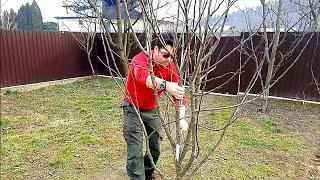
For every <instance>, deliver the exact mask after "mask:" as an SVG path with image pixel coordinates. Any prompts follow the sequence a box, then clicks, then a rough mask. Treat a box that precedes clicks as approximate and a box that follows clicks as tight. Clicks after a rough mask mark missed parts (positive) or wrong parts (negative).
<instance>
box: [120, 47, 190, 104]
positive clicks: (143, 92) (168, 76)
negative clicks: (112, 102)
mask: <svg viewBox="0 0 320 180" xmlns="http://www.w3.org/2000/svg"><path fill="white" fill-rule="evenodd" d="M152 53H153V52H152ZM152 64H153V72H154V74H155V76H157V77H159V78H161V79H164V80H166V81H170V82H179V76H178V74H177V71H176V68H175V65H174V64H173V62H170V63H169V64H168V65H167V66H166V67H164V66H160V65H157V64H155V63H154V62H152ZM148 75H149V68H148V57H147V55H145V54H144V53H143V52H140V53H139V54H137V55H136V56H134V57H133V59H132V62H131V64H130V68H129V72H128V77H127V82H126V95H125V100H126V101H127V102H128V103H130V104H134V105H136V106H137V107H139V109H141V110H151V109H154V108H155V107H156V106H157V104H156V100H155V96H154V92H153V89H152V88H148V87H147V85H146V79H147V77H148ZM161 94H162V92H161V91H158V95H159V96H161ZM183 104H184V105H185V104H186V99H185V97H184V98H183Z"/></svg>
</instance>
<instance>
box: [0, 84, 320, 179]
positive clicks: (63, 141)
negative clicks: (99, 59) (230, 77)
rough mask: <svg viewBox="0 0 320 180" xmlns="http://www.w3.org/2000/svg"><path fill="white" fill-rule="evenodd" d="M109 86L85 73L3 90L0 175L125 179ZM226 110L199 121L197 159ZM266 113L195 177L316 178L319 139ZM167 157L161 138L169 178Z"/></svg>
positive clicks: (228, 140) (246, 121) (236, 131)
mask: <svg viewBox="0 0 320 180" xmlns="http://www.w3.org/2000/svg"><path fill="white" fill-rule="evenodd" d="M115 87H116V84H115V83H114V82H113V81H111V80H108V79H103V78H97V79H91V78H90V79H86V80H83V81H77V82H74V83H72V84H66V85H60V86H50V87H46V88H41V89H38V90H34V91H31V92H24V93H20V92H17V91H12V90H10V91H6V92H4V93H3V95H2V96H1V103H2V108H1V119H0V124H1V151H0V154H1V179H126V178H127V177H126V172H125V156H126V146H125V142H124V139H123V136H122V123H123V118H122V110H121V108H119V107H120V104H121V101H122V98H123V96H122V95H121V92H119V91H118V90H117V89H116V88H115ZM212 101H213V102H214V104H215V105H216V106H223V105H230V104H232V103H234V100H233V99H232V98H225V97H215V98H214V99H213V100H212ZM288 106H291V105H290V104H289V105H288ZM293 106H295V107H296V106H297V104H293ZM311 111H312V112H315V113H316V115H319V114H317V113H319V112H320V107H318V106H315V107H312V108H311ZM231 113H232V110H220V111H214V112H211V113H209V114H208V115H207V116H205V118H204V119H203V121H201V123H200V125H201V128H200V129H199V131H200V134H199V141H200V148H201V153H200V157H203V156H204V155H205V154H206V153H207V152H208V151H209V150H210V149H211V148H212V147H213V145H214V143H212V142H213V141H214V140H217V139H218V138H219V135H220V132H215V131H210V130H208V128H210V129H217V128H221V127H223V126H224V124H225V123H226V122H228V120H229V117H230V115H231ZM272 113H274V114H270V115H268V116H266V115H261V116H260V115H258V116H251V115H250V114H246V113H245V114H242V115H241V116H240V117H239V118H238V119H237V121H236V122H235V123H234V124H233V125H232V126H231V127H230V128H229V130H228V131H227V134H226V137H225V139H224V141H223V142H222V144H221V145H220V146H219V148H218V149H217V151H216V152H215V153H214V154H213V155H212V156H211V157H210V159H209V160H208V162H207V163H205V165H204V166H203V167H202V168H201V169H200V171H201V172H199V173H197V174H196V177H195V178H194V179H250V178H251V179H310V178H315V179H316V178H320V175H319V173H318V172H317V171H314V170H312V169H311V170H308V168H309V166H308V164H309V163H310V162H309V159H311V158H312V150H311V149H315V148H318V147H317V145H319V144H317V143H315V142H313V141H312V140H314V139H308V138H304V134H303V133H302V132H300V131H299V130H294V131H293V130H290V129H289V128H288V127H286V125H285V124H282V123H279V121H278V120H279V119H278V117H277V114H276V113H279V112H278V109H276V108H274V109H273V111H272ZM281 113H283V112H281ZM319 117H320V116H319ZM306 126H308V127H309V125H308V124H306ZM310 129H313V131H314V134H315V136H317V137H319V135H320V126H319V124H315V125H314V124H313V126H311V125H310ZM318 139H319V138H318ZM172 160H173V157H172V154H171V147H170V146H169V142H168V140H167V139H165V140H164V141H163V144H162V155H161V158H160V161H159V164H158V166H159V168H160V169H161V170H163V172H165V174H166V175H167V176H173V174H174V163H173V162H172Z"/></svg>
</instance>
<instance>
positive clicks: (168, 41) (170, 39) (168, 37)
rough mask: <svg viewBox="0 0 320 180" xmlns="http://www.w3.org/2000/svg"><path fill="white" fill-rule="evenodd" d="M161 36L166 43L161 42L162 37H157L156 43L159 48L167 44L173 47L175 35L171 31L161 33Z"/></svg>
mask: <svg viewBox="0 0 320 180" xmlns="http://www.w3.org/2000/svg"><path fill="white" fill-rule="evenodd" d="M161 36H162V39H163V42H164V44H163V43H161V40H160V38H161V37H159V38H157V40H156V43H155V45H156V46H158V48H164V47H165V45H170V46H171V47H173V37H172V35H171V34H170V33H164V34H161Z"/></svg>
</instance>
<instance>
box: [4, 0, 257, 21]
mask: <svg viewBox="0 0 320 180" xmlns="http://www.w3.org/2000/svg"><path fill="white" fill-rule="evenodd" d="M0 1H1V7H2V10H9V9H10V8H12V9H13V10H14V11H16V12H18V9H19V8H20V7H21V6H22V4H26V3H27V2H29V4H31V3H32V1H33V0H0ZM36 1H37V3H38V5H39V7H40V10H41V13H42V17H43V20H44V21H55V22H57V20H56V19H55V18H54V17H55V16H64V15H65V13H66V9H65V8H62V7H61V6H62V2H63V0H36ZM259 1H260V0H238V2H237V3H236V5H235V7H234V8H233V9H231V12H232V11H235V10H237V9H238V8H239V9H244V8H245V7H254V6H257V5H258V4H259ZM172 9H174V8H172ZM164 13H166V12H164ZM159 15H160V14H159Z"/></svg>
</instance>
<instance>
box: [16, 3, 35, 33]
mask: <svg viewBox="0 0 320 180" xmlns="http://www.w3.org/2000/svg"><path fill="white" fill-rule="evenodd" d="M17 21H18V29H24V30H32V23H31V16H30V4H29V3H27V4H26V5H22V6H21V7H20V9H19V10H18V17H17Z"/></svg>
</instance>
